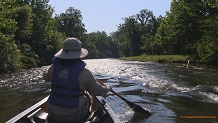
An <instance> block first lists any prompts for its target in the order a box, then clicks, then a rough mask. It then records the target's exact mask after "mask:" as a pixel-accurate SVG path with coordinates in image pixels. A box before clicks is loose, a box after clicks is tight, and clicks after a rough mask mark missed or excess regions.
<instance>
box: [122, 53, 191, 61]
mask: <svg viewBox="0 0 218 123" xmlns="http://www.w3.org/2000/svg"><path fill="white" fill-rule="evenodd" d="M120 60H128V61H140V62H148V61H150V62H160V63H164V62H165V63H166V62H167V63H187V61H188V60H189V61H192V59H191V58H190V57H189V56H183V55H145V54H143V55H140V56H132V57H121V58H120Z"/></svg>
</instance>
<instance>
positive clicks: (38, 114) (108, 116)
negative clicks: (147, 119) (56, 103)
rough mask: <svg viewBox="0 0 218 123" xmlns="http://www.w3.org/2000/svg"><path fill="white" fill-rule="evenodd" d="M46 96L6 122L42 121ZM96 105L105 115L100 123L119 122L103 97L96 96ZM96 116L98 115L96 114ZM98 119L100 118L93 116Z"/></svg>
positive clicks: (26, 122) (45, 114)
mask: <svg viewBox="0 0 218 123" xmlns="http://www.w3.org/2000/svg"><path fill="white" fill-rule="evenodd" d="M47 99H48V97H46V98H44V99H43V100H41V101H40V102H38V103H36V104H35V105H33V106H31V107H30V108H28V109H26V110H25V111H23V112H21V113H20V114H18V115H17V116H15V117H13V118H12V119H10V120H9V121H7V122H6V123H31V122H32V123H34V122H37V123H43V122H45V120H46V118H47V115H48V114H47V111H48V102H47ZM96 99H97V103H98V106H99V107H101V109H102V110H103V111H104V112H105V116H104V117H102V118H105V119H103V120H104V121H102V123H121V121H120V120H119V118H118V117H117V115H116V114H115V113H114V111H113V110H112V109H111V107H110V106H109V105H108V104H107V103H106V101H105V100H104V99H102V98H101V97H98V96H97V97H96ZM96 117H98V116H97V115H96ZM94 119H100V118H94Z"/></svg>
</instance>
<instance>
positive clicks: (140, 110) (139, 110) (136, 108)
mask: <svg viewBox="0 0 218 123" xmlns="http://www.w3.org/2000/svg"><path fill="white" fill-rule="evenodd" d="M97 81H98V82H99V84H101V85H103V86H106V85H105V84H104V83H103V82H102V81H100V80H98V79H97ZM110 91H111V92H112V93H113V94H115V95H116V96H118V97H119V98H120V99H122V100H123V101H125V102H126V103H127V104H128V105H129V107H131V108H132V110H133V111H135V112H138V113H141V114H146V115H147V116H148V117H149V116H151V113H150V112H149V111H147V110H145V109H144V108H142V107H141V106H139V105H137V104H135V103H132V102H130V101H128V100H127V99H125V98H124V97H122V96H121V95H119V94H118V93H116V92H115V91H114V90H113V89H112V88H111V90H110Z"/></svg>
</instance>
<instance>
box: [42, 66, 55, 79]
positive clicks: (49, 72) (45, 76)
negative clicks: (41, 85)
mask: <svg viewBox="0 0 218 123" xmlns="http://www.w3.org/2000/svg"><path fill="white" fill-rule="evenodd" d="M52 75H53V66H52V65H51V66H50V67H49V68H48V70H47V72H45V73H43V79H44V80H45V81H46V82H51V80H52Z"/></svg>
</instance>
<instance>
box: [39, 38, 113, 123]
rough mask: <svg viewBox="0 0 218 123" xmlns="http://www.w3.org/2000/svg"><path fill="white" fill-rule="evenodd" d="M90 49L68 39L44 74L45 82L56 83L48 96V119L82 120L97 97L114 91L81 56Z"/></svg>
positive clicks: (52, 120) (77, 41) (78, 41)
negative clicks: (98, 80)
mask: <svg viewBox="0 0 218 123" xmlns="http://www.w3.org/2000/svg"><path fill="white" fill-rule="evenodd" d="M87 54H88V51H87V50H86V49H84V48H82V47H81V42H80V40H79V39H77V38H67V39H66V40H65V41H64V43H63V49H61V50H60V51H58V52H57V53H56V54H55V55H54V58H53V59H52V65H51V66H50V67H49V69H48V71H46V73H44V75H43V77H44V79H45V81H47V82H52V86H51V94H50V96H49V98H48V102H49V109H48V117H47V120H48V122H49V121H50V122H56V123H58V122H61V123H63V122H82V121H84V119H86V118H87V117H88V115H89V113H90V111H91V110H95V109H92V107H93V105H94V103H93V100H92V97H93V96H104V97H106V96H107V93H108V91H110V90H111V88H110V87H108V86H102V85H100V84H99V83H98V82H96V80H95V79H94V76H93V75H92V73H91V72H90V71H89V70H88V69H87V68H85V66H86V63H85V62H84V61H82V60H81V59H82V58H84V57H85V56H87Z"/></svg>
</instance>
